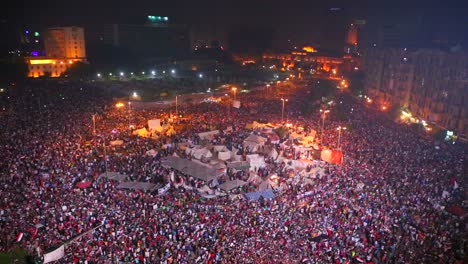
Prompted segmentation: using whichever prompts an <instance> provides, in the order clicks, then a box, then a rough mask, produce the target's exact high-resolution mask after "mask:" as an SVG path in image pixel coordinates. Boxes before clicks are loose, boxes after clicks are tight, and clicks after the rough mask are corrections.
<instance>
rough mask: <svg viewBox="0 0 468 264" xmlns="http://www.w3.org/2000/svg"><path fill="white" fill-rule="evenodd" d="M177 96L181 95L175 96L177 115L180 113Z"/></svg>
mask: <svg viewBox="0 0 468 264" xmlns="http://www.w3.org/2000/svg"><path fill="white" fill-rule="evenodd" d="M177 97H179V95H176V96H175V112H176V116H178V115H179V108H178V101H177Z"/></svg>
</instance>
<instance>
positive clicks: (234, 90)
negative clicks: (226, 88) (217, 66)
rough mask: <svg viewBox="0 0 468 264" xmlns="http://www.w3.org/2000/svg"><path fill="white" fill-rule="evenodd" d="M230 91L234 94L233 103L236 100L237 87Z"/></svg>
mask: <svg viewBox="0 0 468 264" xmlns="http://www.w3.org/2000/svg"><path fill="white" fill-rule="evenodd" d="M231 90H232V92H233V93H234V101H235V100H236V92H237V87H232V88H231Z"/></svg>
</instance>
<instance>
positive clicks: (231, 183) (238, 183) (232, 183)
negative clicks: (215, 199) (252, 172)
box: [219, 180, 247, 192]
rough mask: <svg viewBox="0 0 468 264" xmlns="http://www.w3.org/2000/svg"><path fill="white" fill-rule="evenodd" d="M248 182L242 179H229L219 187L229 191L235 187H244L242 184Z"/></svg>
mask: <svg viewBox="0 0 468 264" xmlns="http://www.w3.org/2000/svg"><path fill="white" fill-rule="evenodd" d="M246 184H247V182H245V181H242V180H233V181H228V182H225V183H223V184H221V185H219V188H220V189H221V190H223V191H226V192H229V191H231V190H233V189H236V188H239V187H242V186H244V185H246Z"/></svg>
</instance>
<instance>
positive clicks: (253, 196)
mask: <svg viewBox="0 0 468 264" xmlns="http://www.w3.org/2000/svg"><path fill="white" fill-rule="evenodd" d="M244 196H245V198H247V199H249V200H253V201H257V200H258V199H260V197H263V198H264V199H274V198H275V194H274V193H273V191H272V190H271V189H267V190H264V191H258V192H250V193H245V194H244Z"/></svg>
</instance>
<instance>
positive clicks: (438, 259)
mask: <svg viewBox="0 0 468 264" xmlns="http://www.w3.org/2000/svg"><path fill="white" fill-rule="evenodd" d="M99 85H100V84H96V83H79V82H65V83H57V82H50V81H42V82H40V83H26V84H21V85H18V87H15V89H11V90H9V91H8V93H6V94H3V95H1V97H0V101H1V103H2V104H3V105H4V107H3V110H2V113H1V115H0V118H1V122H0V126H1V129H0V134H1V138H0V141H1V144H0V164H1V166H0V172H1V175H0V191H1V193H2V196H1V200H0V251H8V250H11V249H13V248H18V247H20V248H24V249H26V250H27V251H28V252H29V253H30V254H31V255H39V256H40V255H43V254H44V253H45V252H46V251H48V250H49V249H51V248H54V247H57V246H59V245H62V244H65V245H66V247H65V257H64V258H62V259H61V260H59V261H58V262H59V263H337V264H340V263H463V261H464V258H465V253H466V252H465V250H466V246H467V244H466V237H467V236H466V230H467V228H466V221H465V218H464V217H465V216H464V215H463V214H459V215H455V214H453V213H450V212H448V211H447V210H446V209H447V208H449V207H451V206H454V205H457V206H458V207H461V208H463V203H462V201H463V200H464V194H465V190H464V185H465V181H464V178H463V177H464V173H466V171H463V170H464V167H463V166H464V162H465V156H466V153H465V152H464V149H463V148H462V147H460V146H458V145H457V144H455V145H452V144H447V143H444V142H441V143H440V144H439V145H437V147H435V145H434V142H432V141H430V140H428V139H425V138H422V137H420V136H419V135H418V134H416V133H414V131H412V130H411V129H410V128H409V127H407V126H405V125H402V124H396V123H394V122H393V121H392V120H388V119H387V118H386V117H385V116H384V115H383V114H382V113H379V112H377V111H374V110H372V109H369V108H368V107H367V106H365V105H362V104H361V103H360V102H359V101H357V100H356V99H354V98H353V97H351V96H350V95H346V94H344V95H338V100H337V103H338V104H341V105H342V106H341V107H342V108H343V109H346V110H347V111H348V115H347V120H345V121H341V120H339V119H337V118H334V114H333V108H332V109H331V112H330V115H329V117H327V121H326V123H325V130H324V133H323V134H324V137H323V142H321V144H322V145H328V146H332V145H335V144H336V140H337V132H336V128H337V127H338V126H343V125H347V126H348V127H350V128H352V129H349V130H347V131H346V132H344V133H343V135H342V137H341V142H342V144H341V145H342V149H343V152H344V153H345V159H344V161H343V163H342V164H340V165H334V164H324V165H322V166H323V167H324V169H325V171H326V173H325V174H324V175H323V176H322V177H318V178H316V179H315V180H314V181H313V182H312V183H308V184H304V183H301V184H292V183H288V184H287V186H286V188H281V190H277V191H275V198H274V199H263V198H261V199H260V200H258V201H249V200H246V199H234V200H233V199H231V198H230V196H222V197H216V198H212V199H205V198H203V197H202V196H201V195H200V194H198V193H197V192H196V191H192V190H188V189H184V188H176V187H174V185H173V186H172V187H171V189H170V190H169V191H168V192H166V193H164V194H163V195H159V194H158V193H157V192H156V193H155V192H143V191H129V190H120V189H117V188H116V186H117V185H118V182H115V181H111V180H107V179H102V178H98V176H99V175H101V174H102V173H103V172H104V171H106V169H107V170H109V171H115V172H119V173H122V174H125V175H128V177H129V179H130V180H132V181H147V182H153V183H165V182H167V181H168V180H169V178H170V177H168V175H170V174H171V173H176V174H178V175H180V176H184V175H183V173H181V172H177V171H173V170H172V169H170V168H166V167H163V166H162V164H161V161H162V160H163V159H164V158H165V157H166V156H169V155H173V154H174V153H175V152H176V151H177V150H176V148H172V147H166V148H165V147H164V146H166V145H168V144H170V145H174V144H175V143H180V142H187V141H190V142H199V141H200V139H199V138H198V137H197V133H199V132H204V131H207V130H210V129H212V128H217V129H221V130H222V129H225V128H226V127H232V128H233V129H232V131H230V132H226V133H222V134H220V135H218V136H216V137H214V138H213V139H212V140H211V141H212V142H211V143H214V144H219V143H220V142H222V143H223V144H225V145H226V146H228V147H229V148H232V147H236V149H239V150H240V151H244V152H246V153H248V152H249V151H250V150H248V149H243V147H242V141H243V140H244V139H245V138H246V137H247V136H248V135H249V134H250V133H251V131H250V130H248V129H246V128H245V127H246V124H249V123H251V122H253V121H258V120H263V121H268V122H272V123H280V122H281V110H282V109H281V104H280V103H279V99H275V98H274V97H273V96H271V97H267V96H265V95H264V94H262V93H261V92H260V93H250V94H247V95H244V96H242V97H241V98H240V100H241V102H242V107H241V108H239V109H234V108H232V109H231V108H228V107H226V106H225V105H222V104H217V103H203V104H190V105H183V106H180V109H179V111H180V114H181V115H182V116H183V119H184V121H181V122H180V123H179V125H178V126H177V129H176V133H175V134H174V135H160V137H159V138H158V139H157V140H155V139H152V138H142V137H138V136H135V135H133V134H132V132H131V130H129V122H131V123H132V124H133V125H134V126H135V127H136V128H140V127H143V126H144V125H145V124H146V122H147V120H148V119H152V118H161V119H162V120H164V119H168V118H169V115H170V113H171V111H170V110H168V109H164V110H163V109H153V110H135V109H129V108H123V109H116V108H115V107H113V105H114V102H113V101H112V94H110V92H109V90H108V89H102V88H101V87H99ZM297 89H298V91H297V93H302V92H303V89H307V88H304V87H299V88H297ZM307 103H309V102H308V100H307V98H306V97H305V96H303V95H302V94H299V96H298V97H292V98H290V101H289V102H288V105H287V107H286V111H285V112H286V113H285V116H286V119H287V120H288V122H290V123H292V124H294V125H301V126H302V127H308V128H311V129H315V130H317V131H320V128H321V127H320V126H321V119H320V113H318V112H317V113H312V114H305V113H302V112H301V109H303V107H302V106H303V105H304V104H307ZM172 111H173V110H172ZM93 114H94V115H95V125H96V131H95V132H94V131H93V122H92V115H93ZM129 120H131V121H129ZM116 139H120V140H123V142H124V143H123V145H122V146H119V147H111V146H109V142H110V141H112V140H116ZM103 146H106V147H103ZM104 148H106V150H107V152H106V154H104ZM151 149H157V150H158V154H157V155H156V156H148V155H146V154H145V153H147V151H149V150H151ZM105 158H107V161H106V160H105ZM267 164H268V169H265V168H256V169H257V170H260V173H261V174H262V176H267V175H268V174H269V173H273V172H276V173H278V175H279V176H280V178H284V179H286V178H288V177H290V175H289V174H287V173H285V171H284V170H285V166H284V165H285V164H282V163H280V162H277V161H275V160H269V161H268V162H267ZM241 174H242V173H241ZM229 176H231V177H232V175H231V174H229ZM82 181H90V182H92V185H91V186H90V187H89V188H76V184H77V183H79V182H82Z"/></svg>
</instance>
